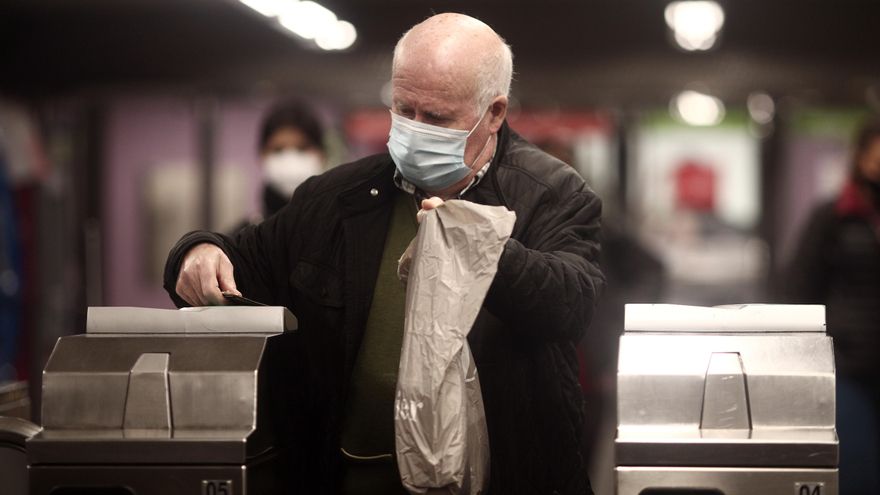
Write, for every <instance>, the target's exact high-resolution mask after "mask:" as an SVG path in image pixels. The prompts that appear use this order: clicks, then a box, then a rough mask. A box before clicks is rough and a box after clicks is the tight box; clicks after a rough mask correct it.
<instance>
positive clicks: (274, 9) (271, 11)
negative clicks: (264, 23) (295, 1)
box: [239, 0, 282, 17]
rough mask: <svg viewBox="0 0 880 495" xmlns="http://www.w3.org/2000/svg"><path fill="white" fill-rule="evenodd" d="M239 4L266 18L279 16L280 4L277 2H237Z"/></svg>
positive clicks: (265, 0)
mask: <svg viewBox="0 0 880 495" xmlns="http://www.w3.org/2000/svg"><path fill="white" fill-rule="evenodd" d="M239 1H240V2H241V3H243V4H245V5H247V6H248V7H250V8H252V9H254V10H256V11H257V12H259V13H261V14H263V15H264V16H266V17H275V16H276V15H278V14H279V8H280V7H281V6H282V2H280V1H279V0H239Z"/></svg>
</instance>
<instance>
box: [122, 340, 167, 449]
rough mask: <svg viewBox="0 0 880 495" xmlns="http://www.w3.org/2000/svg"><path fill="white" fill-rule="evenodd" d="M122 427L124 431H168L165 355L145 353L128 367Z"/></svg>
mask: <svg viewBox="0 0 880 495" xmlns="http://www.w3.org/2000/svg"><path fill="white" fill-rule="evenodd" d="M122 427H123V428H125V429H126V430H133V429H147V430H162V431H163V432H169V433H170V431H171V403H170V399H169V393H168V354H166V353H155V352H146V353H144V354H141V357H139V358H138V360H137V362H136V363H135V364H134V366H132V367H131V372H130V373H129V376H128V394H127V395H126V400H125V419H124V420H123V423H122Z"/></svg>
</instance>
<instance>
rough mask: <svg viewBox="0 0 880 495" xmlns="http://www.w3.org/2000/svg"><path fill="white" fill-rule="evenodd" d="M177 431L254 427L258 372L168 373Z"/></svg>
mask: <svg viewBox="0 0 880 495" xmlns="http://www.w3.org/2000/svg"><path fill="white" fill-rule="evenodd" d="M170 383H171V403H172V405H173V406H172V410H173V422H174V427H175V429H177V428H223V429H229V428H253V427H255V426H256V421H257V373H256V370H254V371H250V372H243V371H242V372H226V373H216V372H215V373H195V372H171V373H170Z"/></svg>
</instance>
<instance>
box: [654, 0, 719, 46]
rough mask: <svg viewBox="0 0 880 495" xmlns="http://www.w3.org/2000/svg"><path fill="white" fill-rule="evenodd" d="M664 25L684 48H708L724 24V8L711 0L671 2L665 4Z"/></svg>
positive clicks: (715, 39)
mask: <svg viewBox="0 0 880 495" xmlns="http://www.w3.org/2000/svg"><path fill="white" fill-rule="evenodd" d="M665 17H666V25H667V26H669V29H671V30H672V32H673V33H674V39H675V42H676V43H678V45H679V46H680V47H682V48H684V49H685V50H688V51H696V50H708V49H710V48H712V47H713V46H714V45H715V42H716V41H717V40H718V35H719V33H720V32H721V28H722V26H724V10H722V9H721V6H720V5H718V3H717V2H714V1H711V0H694V1H681V2H672V3H670V4H669V5H667V6H666V11H665Z"/></svg>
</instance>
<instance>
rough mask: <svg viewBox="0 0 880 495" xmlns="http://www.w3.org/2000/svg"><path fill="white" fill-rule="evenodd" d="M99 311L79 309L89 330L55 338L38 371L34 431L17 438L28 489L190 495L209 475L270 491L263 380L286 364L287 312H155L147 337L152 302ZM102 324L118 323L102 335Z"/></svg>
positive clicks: (274, 407) (238, 487) (270, 400)
mask: <svg viewBox="0 0 880 495" xmlns="http://www.w3.org/2000/svg"><path fill="white" fill-rule="evenodd" d="M105 309H107V308H105ZM110 309H115V310H118V311H115V310H114V311H110V310H109V309H108V311H98V312H93V313H90V315H89V318H90V320H91V322H92V324H93V327H94V328H93V329H94V330H95V331H94V332H92V333H87V334H84V335H75V336H70V337H63V338H61V339H59V341H58V343H57V344H56V347H55V350H54V351H53V353H52V355H51V357H50V358H49V361H48V363H47V365H46V368H45V370H44V372H43V401H42V403H43V421H44V425H43V426H44V429H43V430H42V431H41V432H39V433H38V434H36V435H34V436H33V437H32V438H30V439H29V441H28V442H27V458H28V461H29V469H30V473H31V491H32V493H34V494H49V493H50V492H51V491H52V490H53V489H54V488H53V487H56V486H62V487H69V488H81V489H83V490H88V489H90V488H93V487H96V486H110V487H113V486H117V485H118V486H127V487H130V488H131V489H132V490H133V493H136V494H138V495H144V494H164V493H199V490H200V489H201V488H202V487H203V486H207V487H209V488H210V487H213V486H215V485H214V484H212V483H213V482H214V481H217V480H221V481H224V480H231V481H232V484H231V485H224V486H226V487H227V488H230V487H231V488H232V491H230V492H229V493H230V495H232V494H243V493H278V492H279V491H280V490H281V487H280V485H276V484H275V483H276V481H277V480H278V479H280V477H281V473H280V472H279V469H280V467H281V466H283V462H282V461H281V459H283V455H284V454H283V451H282V450H281V449H279V448H277V447H278V444H279V439H278V438H276V436H275V433H274V432H273V428H272V422H273V421H274V420H273V418H272V417H273V416H277V414H279V412H278V411H280V407H279V403H281V402H283V401H285V400H287V398H286V397H285V396H284V393H285V389H284V388H283V387H279V386H276V385H270V382H277V381H279V380H283V379H284V377H285V376H287V374H288V373H289V371H287V370H286V368H288V367H289V366H290V361H289V359H288V358H287V357H288V356H290V354H291V346H292V345H293V342H294V339H293V337H294V335H293V334H292V333H291V332H289V331H286V330H290V329H291V328H294V327H295V325H294V326H291V325H289V323H290V321H291V318H292V315H290V313H289V312H287V311H286V310H284V308H270V307H260V308H226V309H233V310H238V309H247V310H249V311H247V313H249V316H248V315H245V316H241V315H242V314H243V313H241V312H239V311H221V312H216V311H208V312H189V313H188V314H189V316H185V317H179V316H168V314H167V313H166V312H164V311H162V312H160V313H156V315H157V316H156V318H155V324H156V329H157V332H156V334H149V333H146V331H147V327H146V325H147V319H148V318H147V317H148V316H150V315H153V314H154V313H153V311H150V310H143V311H142V309H143V308H135V309H133V310H131V311H128V310H129V309H130V308H110ZM209 309H214V308H209ZM279 309H280V310H283V311H282V312H283V313H286V315H285V316H284V317H283V318H281V319H278V318H277V316H278V314H279V311H278V310H279ZM251 310H256V312H254V311H251ZM126 313H130V316H131V317H130V318H126V317H125V315H126ZM180 313H181V314H182V313H183V312H180ZM259 313H263V315H260V314H259ZM206 315H209V316H210V317H209V318H208V317H206ZM240 316H241V318H240V319H238V320H237V318H239V317H240ZM217 318H220V319H223V318H227V319H228V318H231V319H232V321H226V322H225V323H224V325H225V327H224V328H221V327H220V325H219V324H218V323H217V322H216V321H215V320H216V319H217ZM270 320H271V321H274V322H275V323H273V325H274V327H272V328H274V329H275V331H274V333H271V332H268V331H267V329H268V328H269V327H267V324H266V322H267V321H270ZM110 321H116V322H117V323H118V324H119V325H123V326H121V327H120V328H119V331H118V332H113V333H111V332H110V329H109V327H108V326H107V325H108V322H110ZM285 321H287V323H284V322H285ZM125 322H128V323H129V324H130V326H124V325H126V323H125ZM173 325H179V327H178V328H177V329H178V332H176V333H175V332H173V331H172V330H173V328H172V327H171V326H173ZM199 325H202V326H199ZM198 328H204V329H205V331H204V332H198V333H197V332H196V331H195V330H196V329H198ZM230 328H237V329H239V330H240V331H237V332H234V333H230V332H228V331H227V330H228V329H230ZM255 328H257V329H259V331H254V329H255ZM132 329H133V330H134V331H130V330H132ZM271 394H275V395H271ZM284 462H287V461H284ZM206 480H207V481H209V483H207V485H205V484H204V482H205V481H206ZM218 486H219V485H218Z"/></svg>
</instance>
